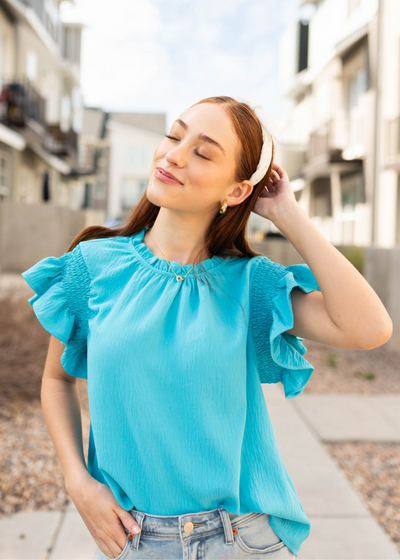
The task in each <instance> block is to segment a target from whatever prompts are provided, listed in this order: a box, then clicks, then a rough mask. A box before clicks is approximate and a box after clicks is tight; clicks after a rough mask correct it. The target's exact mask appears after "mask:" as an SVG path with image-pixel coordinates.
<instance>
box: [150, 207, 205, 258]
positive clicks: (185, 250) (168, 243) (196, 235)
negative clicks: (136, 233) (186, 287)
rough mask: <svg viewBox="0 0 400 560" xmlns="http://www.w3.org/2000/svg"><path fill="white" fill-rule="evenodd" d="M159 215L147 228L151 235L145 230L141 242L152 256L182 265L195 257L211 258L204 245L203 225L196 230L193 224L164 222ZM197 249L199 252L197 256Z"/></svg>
mask: <svg viewBox="0 0 400 560" xmlns="http://www.w3.org/2000/svg"><path fill="white" fill-rule="evenodd" d="M160 212H161V211H160ZM159 216H160V213H159V215H158V216H157V218H156V221H155V222H154V224H153V226H152V227H151V228H150V230H149V231H150V234H151V237H150V235H149V231H147V232H146V233H145V235H144V238H143V242H144V243H145V245H147V247H148V248H149V249H150V251H151V252H152V253H153V255H154V256H156V257H158V258H160V259H166V260H167V261H174V262H177V263H179V264H181V265H183V266H186V265H187V264H192V263H194V261H195V259H196V257H198V259H199V260H206V259H209V258H211V255H210V254H209V253H208V251H206V249H205V247H204V245H205V234H206V232H205V229H204V225H203V226H202V229H201V230H200V231H198V230H196V229H195V228H194V227H193V224H190V225H189V224H187V225H185V224H183V225H182V226H179V225H177V224H176V223H167V224H164V223H163V222H162V220H159ZM153 239H154V241H153ZM161 251H162V252H161ZM199 251H201V253H200V255H199V256H198V252H199Z"/></svg>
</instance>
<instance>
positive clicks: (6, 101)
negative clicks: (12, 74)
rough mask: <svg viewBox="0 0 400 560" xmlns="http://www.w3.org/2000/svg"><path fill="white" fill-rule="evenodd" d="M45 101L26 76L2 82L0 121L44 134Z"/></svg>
mask: <svg viewBox="0 0 400 560" xmlns="http://www.w3.org/2000/svg"><path fill="white" fill-rule="evenodd" d="M45 104H46V101H45V100H44V99H43V98H42V97H41V96H40V95H39V94H38V93H37V91H36V90H35V88H34V87H33V86H32V84H31V83H30V81H29V80H28V79H27V78H23V79H20V80H12V81H10V82H8V83H7V82H4V81H3V85H2V89H1V93H0V121H1V122H3V123H4V124H5V125H6V126H12V127H16V128H24V127H31V128H33V129H34V130H35V131H36V132H37V133H38V134H39V136H40V135H42V134H43V135H44V134H45V129H46V124H45Z"/></svg>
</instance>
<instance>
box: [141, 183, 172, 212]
mask: <svg viewBox="0 0 400 560" xmlns="http://www.w3.org/2000/svg"><path fill="white" fill-rule="evenodd" d="M169 186H170V185H166V184H164V183H162V182H161V181H160V182H158V181H152V180H150V182H149V184H148V186H147V190H146V196H147V198H148V200H149V201H150V202H152V203H153V204H155V205H156V206H165V207H169V206H171V204H170V203H171V201H172V200H173V198H172V197H171V196H170V192H169V191H168V187H169Z"/></svg>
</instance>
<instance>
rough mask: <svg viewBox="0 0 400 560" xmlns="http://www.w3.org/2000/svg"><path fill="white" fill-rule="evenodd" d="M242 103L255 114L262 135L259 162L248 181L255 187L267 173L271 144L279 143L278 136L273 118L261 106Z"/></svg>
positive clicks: (270, 156)
mask: <svg viewBox="0 0 400 560" xmlns="http://www.w3.org/2000/svg"><path fill="white" fill-rule="evenodd" d="M243 102H244V103H247V104H248V105H249V106H250V107H251V108H252V109H253V111H254V112H255V114H256V116H257V118H258V120H259V121H260V124H261V130H262V135H263V145H262V149H261V154H260V161H259V162H258V166H257V169H256V170H255V172H254V173H253V175H252V176H251V177H250V179H249V180H250V181H251V182H252V183H253V185H257V183H259V182H260V181H261V179H262V178H263V177H264V175H265V174H266V172H267V171H268V167H269V165H270V163H271V159H272V142H273V140H275V141H276V142H280V140H279V136H280V135H279V130H278V127H277V125H276V122H275V120H274V118H273V117H272V115H270V114H269V113H267V111H265V109H264V108H263V107H262V105H260V104H259V103H258V104H257V105H253V104H252V103H249V102H248V101H244V100H243Z"/></svg>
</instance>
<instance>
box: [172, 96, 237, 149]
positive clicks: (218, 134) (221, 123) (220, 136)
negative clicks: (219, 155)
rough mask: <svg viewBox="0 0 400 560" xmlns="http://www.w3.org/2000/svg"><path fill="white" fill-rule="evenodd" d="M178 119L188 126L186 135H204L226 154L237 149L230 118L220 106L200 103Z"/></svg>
mask: <svg viewBox="0 0 400 560" xmlns="http://www.w3.org/2000/svg"><path fill="white" fill-rule="evenodd" d="M179 118H180V119H182V120H183V121H184V122H185V123H186V124H187V125H188V127H189V128H188V134H191V135H192V134H193V135H194V136H198V135H199V134H206V135H207V136H209V137H210V138H212V139H213V140H216V141H217V142H219V143H220V144H221V145H222V146H223V147H224V149H225V151H226V153H227V154H232V155H233V154H234V153H235V151H236V149H237V142H238V139H237V136H236V132H235V130H234V128H233V124H232V121H231V118H230V116H229V115H228V113H227V112H226V109H224V108H223V106H222V105H217V104H215V103H200V104H199V105H195V106H194V107H190V108H189V109H187V110H186V111H184V112H183V113H182V114H181V115H179Z"/></svg>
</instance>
